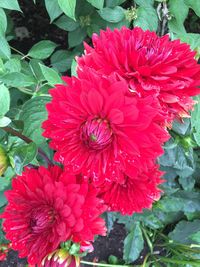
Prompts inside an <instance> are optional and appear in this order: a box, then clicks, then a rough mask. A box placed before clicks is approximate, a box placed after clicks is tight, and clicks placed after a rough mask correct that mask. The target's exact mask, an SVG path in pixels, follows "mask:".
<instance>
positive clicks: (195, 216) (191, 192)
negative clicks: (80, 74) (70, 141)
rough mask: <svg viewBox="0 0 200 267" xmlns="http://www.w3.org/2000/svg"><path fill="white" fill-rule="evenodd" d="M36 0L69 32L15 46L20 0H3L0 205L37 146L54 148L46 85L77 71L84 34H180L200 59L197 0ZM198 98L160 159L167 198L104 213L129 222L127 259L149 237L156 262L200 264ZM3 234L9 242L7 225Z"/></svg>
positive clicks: (177, 124)
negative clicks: (158, 251) (45, 125)
mask: <svg viewBox="0 0 200 267" xmlns="http://www.w3.org/2000/svg"><path fill="white" fill-rule="evenodd" d="M37 2H39V1H34V3H35V5H36V7H37V8H38V9H39V8H40V7H41V6H42V8H43V9H45V10H46V12H47V14H48V21H49V23H51V24H53V27H56V28H57V30H58V31H59V30H60V31H62V32H63V34H64V33H65V34H66V33H67V34H66V38H67V44H66V45H63V44H62V43H57V41H55V40H50V39H49V38H48V37H47V38H46V40H39V41H38V42H36V43H33V44H32V47H29V48H27V51H26V52H25V54H24V53H22V52H21V51H18V50H17V49H16V48H15V47H12V46H11V41H12V40H13V39H14V38H15V37H16V36H15V35H16V25H15V23H13V22H12V15H11V14H12V13H11V11H12V12H18V15H20V14H21V13H22V10H23V8H22V7H20V5H19V1H17V0H12V1H11V0H1V1H0V128H1V129H0V143H1V145H2V146H3V147H4V148H5V149H6V151H7V155H8V158H9V167H8V168H7V170H6V172H5V173H4V175H3V177H1V180H0V207H1V208H2V207H3V206H4V205H5V204H6V199H5V197H4V194H3V193H4V191H5V190H6V189H8V188H9V186H10V181H11V180H12V177H13V176H14V175H16V174H20V173H21V172H22V170H23V168H24V167H25V166H26V165H28V164H34V165H36V166H37V165H38V164H39V163H40V161H42V158H41V157H40V155H39V154H38V151H40V150H41V149H42V150H44V151H45V152H46V154H47V155H48V156H50V157H51V156H52V155H51V152H49V150H48V145H47V140H45V138H44V137H42V135H41V134H42V129H41V123H42V121H44V120H45V118H46V116H47V114H46V109H45V105H46V103H48V102H49V101H50V95H49V89H50V88H52V87H53V86H54V85H55V84H58V83H62V79H61V75H62V74H66V73H67V74H69V75H70V74H71V75H76V60H75V57H76V56H77V55H79V54H80V53H82V52H83V46H82V42H83V41H87V42H90V40H91V39H90V38H91V36H92V34H93V33H99V31H100V30H101V29H105V28H106V27H110V28H111V29H114V28H120V27H122V26H123V25H126V26H128V27H133V26H139V27H141V28H143V29H145V30H146V29H149V30H151V31H156V32H157V33H158V34H159V35H163V34H165V33H168V34H169V35H170V37H171V38H172V39H177V38H180V40H181V41H182V42H187V43H188V44H189V45H190V46H191V48H192V49H194V50H196V51H197V54H196V59H198V58H199V57H200V34H199V33H197V32H198V29H197V30H196V29H195V27H198V26H195V25H196V24H195V23H194V22H193V21H195V20H196V21H198V23H197V25H198V24H199V21H200V5H199V1H197V0H155V1H154V0H135V1H128V0H127V1H126V0H42V1H40V2H41V3H40V4H41V6H40V7H39V4H38V3H37ZM13 14H14V13H13ZM194 17H195V20H194V19H193V20H192V18H194ZM188 24H189V25H188ZM188 28H194V32H188ZM196 101H197V104H196V106H195V109H194V111H193V112H192V114H191V118H188V119H185V120H184V123H182V122H178V121H176V122H175V123H174V124H173V128H172V129H171V136H172V137H171V139H170V141H169V142H167V143H166V144H165V147H164V148H165V154H164V155H163V156H162V157H161V158H160V159H159V160H158V162H159V164H160V165H161V169H162V170H163V171H165V176H164V178H165V183H164V184H162V185H161V188H162V190H163V196H162V198H161V199H160V200H159V201H158V202H157V203H155V205H154V206H153V207H152V210H144V212H143V213H142V214H134V215H133V216H131V217H130V216H129V217H128V216H121V215H119V214H116V213H109V214H106V215H105V216H106V220H107V225H108V229H109V230H111V229H112V226H113V223H114V221H115V220H117V222H118V223H123V224H124V225H125V227H126V230H127V236H126V238H125V240H124V251H123V252H124V256H123V259H124V262H126V263H132V262H134V261H135V260H137V259H138V258H139V256H140V253H141V252H142V250H143V248H144V245H146V244H147V246H148V250H149V252H148V253H150V254H148V255H149V256H148V257H149V258H151V259H153V261H154V262H156V263H157V259H158V265H155V266H161V265H159V262H161V261H163V262H165V263H167V264H168V265H167V266H173V267H175V266H200V263H199V261H198V260H199V258H200V257H199V255H200V251H199V246H200V190H199V188H200V176H199V173H200V172H199V171H200V160H199V158H200V123H199V118H200V98H199V97H197V98H196ZM5 127H7V132H5ZM10 128H11V129H13V130H14V132H13V131H10V130H9V129H10ZM16 132H18V133H19V136H21V137H23V136H25V137H27V138H28V144H27V143H26V141H27V140H23V141H22V140H20V138H19V137H16V136H15V134H16ZM32 141H33V142H32ZM169 229H170V230H169ZM0 241H2V242H5V240H4V237H3V232H2V231H1V232H0ZM160 242H161V245H162V246H163V247H165V252H166V255H167V257H162V256H161V255H157V256H156V255H155V253H154V246H157V245H160ZM192 244H195V248H193V247H192ZM174 251H175V252H174ZM148 257H147V258H146V262H144V264H143V266H144V267H145V266H151V265H145V264H148V263H147V261H148ZM156 257H157V258H156ZM150 264H151V261H150ZM198 264H199V265H198Z"/></svg>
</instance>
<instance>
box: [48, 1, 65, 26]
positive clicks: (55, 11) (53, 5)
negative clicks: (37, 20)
mask: <svg viewBox="0 0 200 267" xmlns="http://www.w3.org/2000/svg"><path fill="white" fill-rule="evenodd" d="M45 6H46V9H47V12H48V14H49V17H50V20H51V22H52V21H54V20H55V19H56V18H57V17H59V16H60V15H61V14H62V10H61V9H60V7H59V5H58V0H45Z"/></svg>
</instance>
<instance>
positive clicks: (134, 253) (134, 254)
mask: <svg viewBox="0 0 200 267" xmlns="http://www.w3.org/2000/svg"><path fill="white" fill-rule="evenodd" d="M143 247H144V240H143V236H142V231H141V229H140V225H139V223H135V225H134V227H133V230H132V231H131V232H130V233H129V234H128V235H127V237H126V238H125V240H124V256H123V258H124V260H125V261H126V262H127V263H131V262H134V261H135V260H136V259H137V258H138V257H139V255H140V253H141V251H142V249H143Z"/></svg>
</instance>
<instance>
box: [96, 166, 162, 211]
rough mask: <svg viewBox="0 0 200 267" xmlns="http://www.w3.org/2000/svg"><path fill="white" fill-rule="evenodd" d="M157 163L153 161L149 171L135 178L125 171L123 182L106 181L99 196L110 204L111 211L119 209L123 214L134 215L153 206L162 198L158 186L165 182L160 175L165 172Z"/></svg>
mask: <svg viewBox="0 0 200 267" xmlns="http://www.w3.org/2000/svg"><path fill="white" fill-rule="evenodd" d="M158 167H159V166H157V165H155V164H154V163H151V166H150V167H149V169H148V170H147V171H144V172H143V173H140V174H138V177H137V178H135V177H133V176H130V175H129V174H130V173H128V175H127V173H124V177H125V180H124V182H123V183H117V182H112V183H109V182H105V183H104V185H102V187H101V190H100V193H99V197H100V198H102V199H103V200H104V201H105V203H106V204H107V205H108V207H109V210H110V211H119V212H121V213H122V214H123V215H125V214H126V215H132V214H133V213H134V212H142V209H145V208H151V206H152V203H153V202H154V201H155V200H158V199H159V198H160V192H161V190H160V189H158V188H157V186H158V185H159V184H160V183H162V182H163V180H161V179H160V177H161V176H162V175H163V172H161V171H159V170H158Z"/></svg>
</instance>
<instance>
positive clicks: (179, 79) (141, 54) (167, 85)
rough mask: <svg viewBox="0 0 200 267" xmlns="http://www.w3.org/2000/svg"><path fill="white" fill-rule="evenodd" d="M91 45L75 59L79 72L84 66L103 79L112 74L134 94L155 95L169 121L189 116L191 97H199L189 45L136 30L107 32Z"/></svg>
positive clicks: (197, 69) (198, 73) (199, 77)
mask: <svg viewBox="0 0 200 267" xmlns="http://www.w3.org/2000/svg"><path fill="white" fill-rule="evenodd" d="M92 41H93V46H94V48H92V47H90V46H89V45H87V44H85V55H83V56H82V57H81V58H79V59H78V67H79V69H80V70H81V69H82V68H83V66H85V65H86V66H88V67H90V68H93V69H95V70H97V71H99V72H100V73H102V74H104V75H110V74H111V73H115V74H116V76H117V77H118V79H121V78H124V79H125V80H126V81H127V83H128V84H129V87H130V89H131V90H132V91H135V93H136V94H138V95H142V96H144V95H145V96H146V95H152V94H155V95H156V96H157V97H158V98H159V101H160V103H161V106H162V109H163V110H164V111H166V110H167V111H168V114H169V115H170V120H171V119H173V118H174V117H187V116H188V111H189V110H191V109H192V107H193V105H194V103H195V102H194V101H193V100H192V98H191V96H194V95H197V94H199V93H200V89H199V88H197V86H199V85H200V66H199V65H198V64H197V61H196V60H195V58H194V57H195V53H196V52H193V51H191V50H190V47H189V45H188V44H185V43H180V40H175V41H170V40H169V36H168V35H166V36H163V37H159V36H157V35H156V33H154V32H150V31H149V30H147V31H143V30H142V29H140V28H138V27H136V28H134V29H133V30H130V29H128V28H126V27H122V28H121V29H120V30H119V29H115V30H114V31H111V30H110V29H109V28H108V29H107V30H106V31H103V30H102V31H101V33H100V36H98V35H97V34H94V35H93V38H92Z"/></svg>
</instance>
